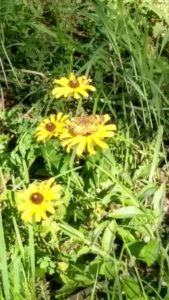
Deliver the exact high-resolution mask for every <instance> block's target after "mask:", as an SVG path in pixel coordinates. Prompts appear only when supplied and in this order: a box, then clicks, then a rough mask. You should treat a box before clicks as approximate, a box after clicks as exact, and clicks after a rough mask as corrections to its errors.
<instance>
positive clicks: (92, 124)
mask: <svg viewBox="0 0 169 300" xmlns="http://www.w3.org/2000/svg"><path fill="white" fill-rule="evenodd" d="M109 120H110V117H109V115H108V114H106V115H84V116H81V117H74V118H72V119H70V120H69V121H67V125H66V128H65V131H64V132H63V133H62V134H61V135H60V139H61V145H62V146H63V147H65V148H66V150H67V152H68V153H69V152H70V150H71V148H75V152H76V154H77V155H79V156H80V155H82V153H83V152H84V151H85V152H88V153H89V154H95V146H99V147H100V148H108V145H107V144H106V143H105V142H104V141H103V140H104V138H108V137H113V136H114V131H115V130H116V125H115V124H106V123H107V122H108V121H109Z"/></svg>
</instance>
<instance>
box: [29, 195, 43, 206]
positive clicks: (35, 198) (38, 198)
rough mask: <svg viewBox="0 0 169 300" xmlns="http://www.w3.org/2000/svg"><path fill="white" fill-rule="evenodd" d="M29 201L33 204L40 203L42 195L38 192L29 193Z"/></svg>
mask: <svg viewBox="0 0 169 300" xmlns="http://www.w3.org/2000/svg"><path fill="white" fill-rule="evenodd" d="M31 201H32V202H33V203H34V204H41V203H42V201H43V195H42V194H40V193H33V194H32V195H31Z"/></svg>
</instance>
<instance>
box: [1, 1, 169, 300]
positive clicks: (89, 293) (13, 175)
mask: <svg viewBox="0 0 169 300" xmlns="http://www.w3.org/2000/svg"><path fill="white" fill-rule="evenodd" d="M150 2H151V1H149V2H148V1H139V0H138V1H134V0H130V1H125V0H123V1H122V0H119V1H105V0H103V1H101V0H86V1H82V0H72V1H67V0H63V1H56V0H48V1H45V0H43V1H40V0H32V1H28V0H15V1H11V0H7V1H5V0H1V2H0V20H1V21H0V23H1V24H0V42H1V43H0V193H1V194H0V208H1V212H0V237H1V238H0V240H1V244H0V300H1V299H2V300H23V299H26V300H35V299H36V300H54V299H60V300H62V299H63V300H75V299H80V300H84V299H86V300H102V299H107V300H130V299H139V300H143V299H144V300H149V299H150V300H161V299H164V300H167V299H169V288H168V286H169V280H168V273H169V256H168V243H169V238H168V220H167V219H168V198H167V195H168V176H169V169H168V138H169V132H168V125H169V124H168V122H169V121H168V120H169V118H168V117H169V100H168V99H169V89H168V77H169V67H168V65H169V64H168V62H169V51H168V45H169V35H168V25H169V16H168V15H167V12H166V10H165V8H166V6H167V3H166V6H163V7H161V8H159V7H158V5H159V3H158V1H152V2H153V4H152V3H151V5H150ZM164 10H165V11H164ZM71 70H74V71H75V72H76V73H77V74H78V75H79V74H85V75H86V76H90V77H91V78H92V80H93V84H94V85H95V87H96V89H97V91H96V93H94V94H91V96H90V97H89V99H88V100H83V101H82V103H79V104H77V102H76V101H66V100H65V99H64V98H61V99H60V100H56V99H53V98H52V96H51V88H52V80H53V79H54V78H59V77H61V76H67V74H68V73H69V72H70V71H71ZM57 111H62V112H64V113H70V114H71V115H74V114H76V115H78V114H79V113H80V112H81V111H82V112H83V111H84V112H86V113H88V114H90V113H97V114H106V113H108V114H109V115H110V116H111V120H112V122H113V123H115V124H117V132H116V134H115V137H114V138H112V139H109V140H108V144H109V149H105V150H100V151H97V153H96V154H95V155H93V156H89V155H83V156H82V157H81V158H77V157H76V155H75V151H72V152H71V153H70V154H67V153H66V152H65V150H64V149H62V148H61V147H60V145H59V142H58V141H57V139H52V140H48V141H45V142H42V143H37V142H36V140H35V137H34V135H35V129H36V126H37V124H38V123H39V121H40V120H41V118H42V117H46V116H48V115H49V114H50V113H53V112H57ZM49 177H54V178H55V179H56V181H57V182H58V183H59V184H61V185H62V187H63V195H62V203H61V204H60V205H59V206H58V208H57V209H56V213H55V214H54V215H50V217H49V218H48V219H47V220H46V221H43V222H40V223H36V224H34V223H33V224H29V223H25V222H23V221H22V220H21V214H20V212H18V211H17V207H16V202H15V192H16V191H18V190H19V189H21V188H23V187H24V186H28V184H29V183H31V182H32V181H34V180H44V179H47V178H49Z"/></svg>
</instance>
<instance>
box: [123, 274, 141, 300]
mask: <svg viewBox="0 0 169 300" xmlns="http://www.w3.org/2000/svg"><path fill="white" fill-rule="evenodd" d="M122 282H123V290H124V292H125V294H126V296H127V299H136V298H137V299H138V297H140V296H141V290H140V287H139V284H138V282H137V281H136V280H135V279H134V278H132V277H130V276H123V281H122Z"/></svg>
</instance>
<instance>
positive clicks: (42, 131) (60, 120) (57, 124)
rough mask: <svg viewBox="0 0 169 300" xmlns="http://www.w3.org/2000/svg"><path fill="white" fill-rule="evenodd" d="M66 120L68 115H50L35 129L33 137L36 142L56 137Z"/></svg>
mask: <svg viewBox="0 0 169 300" xmlns="http://www.w3.org/2000/svg"><path fill="white" fill-rule="evenodd" d="M67 119H68V115H63V113H61V112H59V113H58V114H56V115H54V114H51V115H50V116H49V117H48V118H46V119H44V120H43V122H41V123H40V124H39V126H38V127H37V128H36V134H35V137H36V139H37V141H38V142H39V141H42V140H44V139H50V138H52V137H57V136H58V135H59V134H60V133H61V132H62V130H63V128H64V126H65V121H66V120H67Z"/></svg>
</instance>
